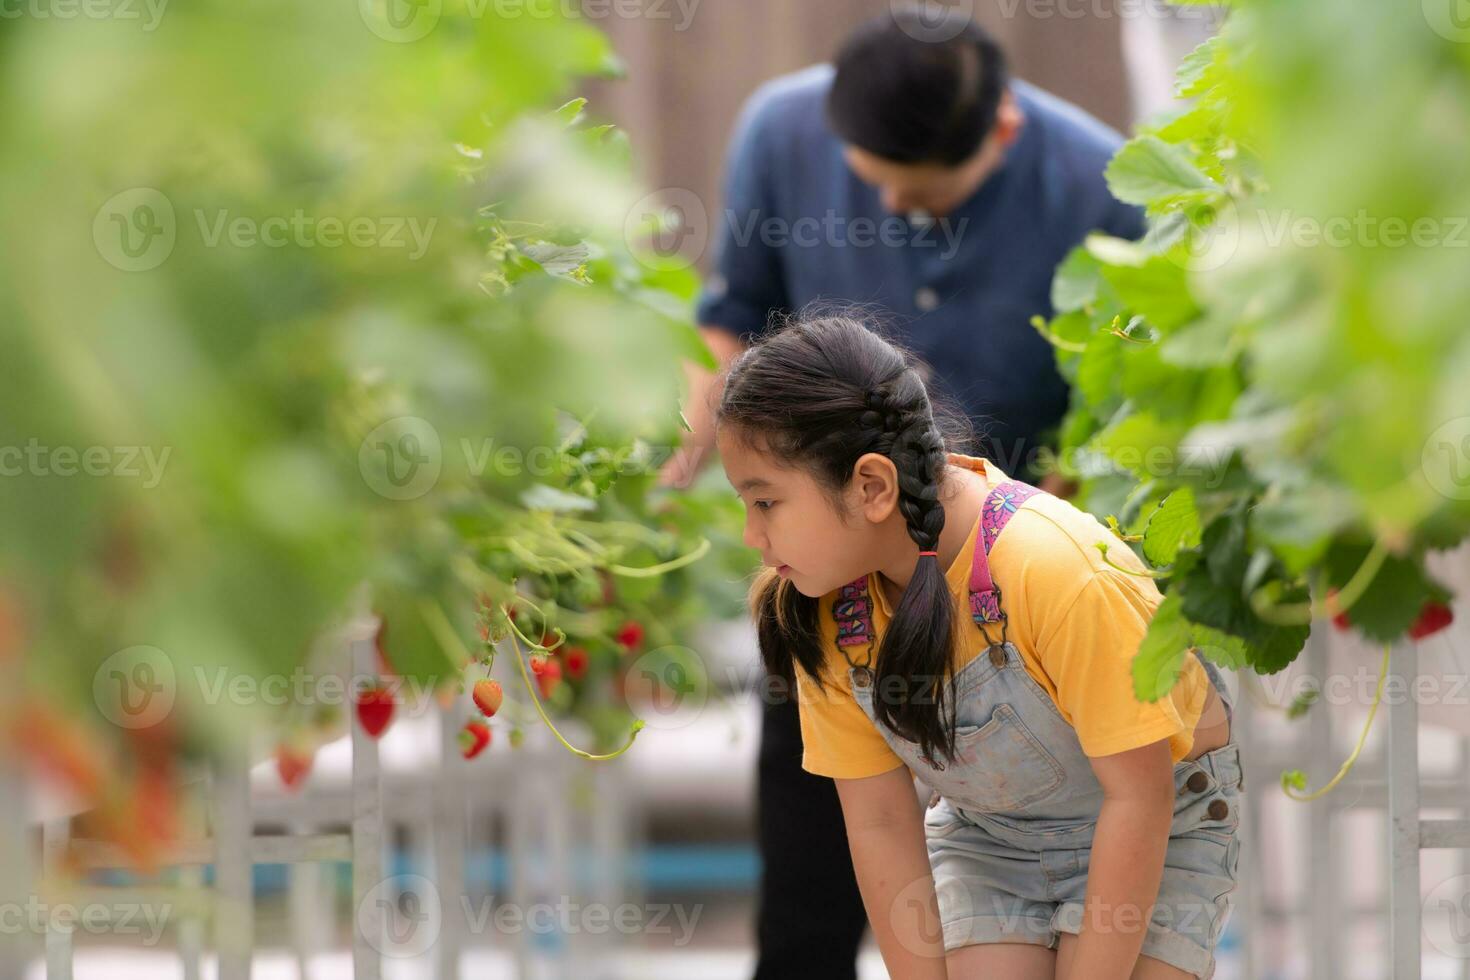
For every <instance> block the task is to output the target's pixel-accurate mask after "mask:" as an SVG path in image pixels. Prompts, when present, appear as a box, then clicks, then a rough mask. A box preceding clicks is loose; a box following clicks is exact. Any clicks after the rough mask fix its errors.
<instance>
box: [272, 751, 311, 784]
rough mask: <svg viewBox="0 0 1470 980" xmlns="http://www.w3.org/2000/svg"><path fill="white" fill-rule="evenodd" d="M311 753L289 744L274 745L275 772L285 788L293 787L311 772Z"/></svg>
mask: <svg viewBox="0 0 1470 980" xmlns="http://www.w3.org/2000/svg"><path fill="white" fill-rule="evenodd" d="M311 761H312V754H311V753H310V752H304V751H302V750H300V749H297V748H293V747H292V746H289V745H277V746H276V772H278V773H279V774H280V776H281V782H283V783H285V784H286V788H287V789H295V788H296V787H297V786H299V785H300V784H301V781H302V780H304V779H305V778H306V774H307V773H309V772H311Z"/></svg>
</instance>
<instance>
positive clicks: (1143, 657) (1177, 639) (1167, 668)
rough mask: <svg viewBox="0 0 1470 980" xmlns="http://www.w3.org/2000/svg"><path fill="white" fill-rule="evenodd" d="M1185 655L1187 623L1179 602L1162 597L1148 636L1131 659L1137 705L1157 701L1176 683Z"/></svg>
mask: <svg viewBox="0 0 1470 980" xmlns="http://www.w3.org/2000/svg"><path fill="white" fill-rule="evenodd" d="M1188 653H1189V623H1188V621H1186V620H1185V618H1184V610H1183V608H1182V606H1181V604H1180V602H1179V600H1178V599H1177V598H1175V597H1173V596H1165V597H1164V601H1163V602H1161V603H1159V607H1158V609H1156V610H1155V611H1154V615H1153V619H1152V620H1150V621H1149V624H1148V633H1147V634H1145V635H1144V638H1143V642H1141V643H1140V644H1139V645H1138V653H1137V655H1136V656H1134V658H1133V694H1134V696H1135V697H1137V698H1138V699H1139V700H1140V701H1157V700H1158V699H1159V698H1161V697H1163V696H1164V695H1166V694H1168V693H1169V691H1170V690H1171V689H1172V688H1173V687H1174V684H1175V682H1176V681H1178V680H1179V672H1180V670H1181V669H1182V668H1183V666H1184V658H1185V656H1186V655H1187V654H1188Z"/></svg>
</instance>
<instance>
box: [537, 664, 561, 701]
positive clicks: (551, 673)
mask: <svg viewBox="0 0 1470 980" xmlns="http://www.w3.org/2000/svg"><path fill="white" fill-rule="evenodd" d="M531 672H532V673H534V674H535V675H536V684H537V686H538V687H539V688H540V689H541V697H542V699H545V698H549V697H551V693H552V692H553V691H555V690H556V688H557V686H558V685H559V684H561V664H559V663H557V662H556V661H555V660H552V659H551V658H549V657H542V658H541V662H540V663H539V664H538V663H537V662H536V661H535V660H532V661H531Z"/></svg>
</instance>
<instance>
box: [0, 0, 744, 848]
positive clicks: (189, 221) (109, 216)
mask: <svg viewBox="0 0 1470 980" xmlns="http://www.w3.org/2000/svg"><path fill="white" fill-rule="evenodd" d="M376 9H377V8H376V7H375V6H374V5H373V4H362V5H346V6H335V7H334V6H330V5H328V6H321V5H310V4H308V5H301V4H292V3H286V2H284V0H261V2H259V3H254V4H251V5H249V6H248V7H241V6H240V5H238V4H227V3H224V2H223V0H203V2H201V3H198V4H193V5H191V6H190V7H189V8H188V9H187V10H183V9H180V10H177V11H170V12H169V13H168V18H169V21H168V23H167V24H166V25H165V27H164V29H162V30H159V31H158V32H157V33H149V34H140V33H138V32H129V31H126V30H118V29H117V27H118V26H119V25H117V24H114V23H104V22H100V21H93V22H88V23H82V24H78V25H74V26H78V27H79V28H80V29H79V30H77V31H74V32H72V31H68V32H65V33H63V32H60V31H58V30H56V27H57V25H56V24H55V23H54V22H49V21H46V20H43V19H33V18H22V19H20V20H18V21H16V22H14V23H12V24H9V25H7V29H6V32H5V45H6V54H7V57H6V59H5V64H6V71H7V73H9V75H10V76H11V77H9V78H8V81H10V82H11V83H12V85H13V86H14V87H15V88H16V89H17V90H21V89H24V90H26V91H33V92H37V93H44V95H43V96H41V97H38V98H36V99H34V100H27V101H26V102H25V105H24V106H22V107H20V108H19V110H18V111H16V112H13V113H7V114H5V115H4V117H3V118H0V178H3V179H0V232H3V234H4V237H5V240H7V241H14V242H24V243H25V247H24V248H23V249H19V250H17V254H16V256H15V257H14V260H13V261H8V262H7V263H5V264H4V267H3V268H0V318H3V320H4V321H5V323H6V324H7V329H6V330H4V331H0V419H3V422H0V425H3V433H0V449H3V454H4V459H5V463H6V466H7V467H9V466H10V465H11V462H12V455H13V451H19V452H20V453H21V456H20V460H21V463H20V465H21V467H22V469H21V471H20V472H19V473H18V474H12V473H11V470H10V469H9V468H7V470H6V473H5V476H4V478H3V479H0V537H3V538H4V540H5V542H6V548H5V550H4V554H3V555H0V667H3V669H5V670H6V671H7V672H8V673H7V678H10V677H12V675H13V679H14V680H15V688H16V689H17V690H23V691H24V692H25V697H24V699H23V701H24V702H25V703H26V704H27V705H28V706H29V707H28V708H27V710H28V711H31V712H35V713H38V715H39V716H40V717H43V718H45V719H54V718H66V719H68V721H67V724H66V726H65V731H66V737H65V738H64V739H55V740H48V741H47V744H46V745H44V746H42V747H41V750H40V751H38V752H36V753H35V755H34V756H33V757H34V758H35V759H37V760H39V761H38V764H39V765H40V766H41V767H42V768H44V770H45V773H46V775H47V776H48V777H52V776H54V777H57V778H60V779H61V780H63V781H65V782H68V783H69V784H70V788H71V789H72V790H73V791H76V792H79V793H81V794H83V795H84V796H85V797H86V798H88V799H93V800H100V801H103V803H102V805H103V806H111V804H110V803H109V802H107V801H126V800H129V799H134V798H137V794H135V793H132V792H131V787H132V786H133V785H134V784H137V785H140V786H143V787H144V788H145V789H146V790H147V792H146V794H144V795H145V796H146V797H147V798H148V799H155V798H163V797H164V796H165V795H166V794H161V793H158V792H155V791H154V790H153V789H152V788H151V787H153V786H154V784H155V783H156V782H157V779H158V776H157V772H158V771H161V770H154V769H151V768H149V767H148V766H146V765H145V764H144V762H143V760H142V758H141V756H140V754H139V753H138V751H137V750H136V748H135V746H134V741H133V740H131V739H127V738H123V737H121V735H120V732H121V730H122V728H123V727H125V726H124V723H125V722H128V721H130V719H128V718H126V717H124V714H123V713H120V712H119V710H117V709H118V708H119V707H120V706H127V705H132V704H133V702H134V701H138V699H139V698H140V697H141V695H142V694H145V693H146V694H148V695H149V696H150V697H151V696H153V695H158V701H157V702H156V703H157V704H159V705H160V708H159V710H160V711H161V712H163V713H164V714H165V716H166V717H167V718H168V719H170V720H171V721H172V722H174V724H173V726H172V727H171V728H170V730H169V732H168V734H167V736H166V739H167V745H168V751H169V752H170V753H172V754H173V755H175V756H178V757H183V758H192V759H204V758H208V757H210V756H213V755H216V754H218V753H222V752H226V751H232V750H234V748H235V747H236V746H239V745H242V744H247V742H246V740H245V739H244V738H242V735H243V734H244V733H245V732H247V731H253V730H255V729H258V728H260V727H262V726H267V727H273V728H275V729H276V730H277V731H278V733H279V739H278V742H279V745H280V746H281V748H280V751H279V752H278V753H277V757H276V761H277V765H278V768H279V771H280V774H281V776H282V778H283V779H284V780H285V781H286V782H287V783H288V784H292V785H299V784H300V781H301V780H302V779H304V778H305V776H306V773H307V772H308V771H309V767H310V759H311V756H312V753H313V752H314V750H315V748H316V747H317V746H318V745H320V744H321V743H322V742H324V741H326V740H328V739H330V738H333V737H337V736H338V735H339V734H340V732H341V731H342V726H344V725H346V724H348V723H350V722H351V720H352V718H353V717H354V715H356V716H357V717H358V718H359V720H360V723H361V724H363V725H364V727H365V728H369V729H370V730H371V728H377V727H378V726H380V725H386V724H387V717H386V716H387V715H388V714H389V710H390V709H391V708H392V704H391V703H390V702H384V701H382V700H381V698H380V697H379V696H377V695H374V696H373V698H372V699H371V700H370V701H367V702H364V703H362V704H358V705H354V706H353V709H352V710H351V711H347V710H343V709H342V707H341V706H332V707H331V708H330V709H329V708H328V707H327V706H323V705H318V704H306V703H296V702H294V701H293V703H290V704H287V705H286V706H284V707H281V706H279V705H276V704H272V703H271V702H270V701H269V700H267V699H265V698H261V697H243V698H242V697H235V696H232V695H230V694H229V692H230V691H231V690H232V688H231V687H230V686H229V685H228V684H225V685H224V686H222V687H220V688H218V689H216V690H217V691H222V692H225V693H223V694H220V693H212V692H211V690H210V689H205V688H204V687H203V686H201V685H200V684H198V683H196V681H195V679H196V678H198V677H200V676H210V677H212V676H213V675H214V674H215V672H219V671H223V672H224V673H225V674H226V677H225V680H226V681H229V680H232V679H235V678H237V677H244V678H246V679H255V680H261V679H269V678H275V677H289V676H290V675H291V674H292V672H293V671H294V670H296V669H297V668H299V667H301V666H302V665H304V664H307V663H309V662H310V661H309V652H310V650H311V648H312V646H313V644H315V643H317V642H318V641H320V640H321V638H322V637H323V636H327V635H332V634H333V632H334V630H336V629H337V628H339V627H340V626H341V625H342V624H343V622H344V621H347V620H350V619H353V618H355V617H357V616H359V615H360V614H361V613H362V612H363V611H365V610H366V609H371V610H372V611H373V612H375V613H376V614H378V615H379V617H380V619H381V621H382V622H383V624H385V629H384V631H383V633H382V634H381V635H380V636H379V638H378V642H379V648H380V653H381V657H380V663H379V665H378V669H379V670H380V671H382V672H383V674H384V675H385V676H387V675H388V674H390V673H391V674H392V675H393V676H394V677H395V678H397V679H398V680H401V681H403V682H418V683H422V684H425V685H427V686H429V687H430V688H431V689H433V690H436V691H438V690H441V689H445V688H448V689H449V690H450V691H451V692H452V693H453V694H455V695H456V696H457V695H458V694H459V692H460V690H461V685H462V684H463V683H464V682H465V681H466V680H468V679H471V678H478V676H479V674H483V673H484V671H485V668H486V666H487V663H486V662H487V661H488V660H490V659H491V657H490V654H489V650H490V649H491V648H493V646H494V644H495V643H504V642H505V641H506V637H507V635H508V634H509V630H508V625H509V620H508V618H507V612H508V611H514V612H516V613H517V615H518V618H520V621H521V624H522V628H524V629H525V630H527V631H528V632H527V634H526V635H527V636H528V637H529V636H532V635H534V636H536V637H538V638H539V637H541V636H542V635H544V634H547V633H550V634H551V635H552V636H566V635H575V636H576V638H577V646H578V647H579V648H581V649H583V650H585V651H586V663H585V665H583V664H582V662H581V661H580V659H579V660H578V661H577V666H576V668H575V671H576V673H577V674H580V676H576V674H574V671H573V669H571V667H572V664H571V662H570V661H566V660H564V659H563V660H559V661H558V667H557V669H558V670H560V671H561V672H562V677H561V679H560V681H559V682H558V683H555V684H550V683H548V684H547V685H545V686H544V689H543V690H538V689H536V688H535V687H534V686H533V685H532V684H530V683H526V684H525V685H524V690H525V694H524V695H517V700H519V699H521V698H525V699H532V698H534V699H535V700H536V709H537V711H540V712H544V713H545V717H546V718H547V719H548V721H549V720H550V719H552V718H553V717H567V716H575V717H577V718H578V719H579V720H580V722H581V723H583V724H585V725H586V726H587V727H588V728H590V729H591V730H592V732H593V738H594V740H595V741H596V742H597V743H598V744H600V745H608V746H611V745H613V744H616V743H618V742H620V741H621V740H622V738H624V737H625V736H626V735H627V733H628V732H629V731H630V730H632V726H633V720H632V718H631V715H630V714H629V713H628V711H627V709H626V706H625V705H622V704H620V703H618V702H617V701H616V700H615V699H614V698H613V697H612V688H613V681H612V678H613V676H614V674H615V669H614V663H615V659H616V658H615V652H616V640H615V639H614V636H615V631H616V629H617V628H618V626H619V625H620V624H622V623H624V622H626V621H628V620H629V619H630V618H634V619H638V620H639V621H641V622H644V623H650V624H651V623H654V622H657V623H659V628H658V630H657V632H655V631H654V630H653V629H652V628H651V627H650V642H653V641H657V642H660V643H669V642H671V641H672V640H673V639H674V638H675V637H676V636H677V635H678V631H680V630H682V629H685V628H686V627H687V625H688V624H689V623H690V622H692V621H693V619H694V618H695V617H696V616H699V615H702V614H704V613H706V612H707V611H709V610H710V609H711V608H714V607H719V608H722V609H723V610H725V611H730V610H732V609H738V608H739V596H738V595H733V594H731V592H732V590H731V587H730V586H729V585H726V584H724V583H723V581H722V578H723V576H721V575H720V574H718V571H717V570H714V569H712V570H710V571H708V572H707V571H704V570H702V569H701V567H700V566H701V565H703V564H713V563H707V562H704V561H703V559H704V557H705V555H706V553H707V552H709V551H710V549H711V547H712V545H714V544H723V543H724V542H726V541H728V540H732V539H733V540H738V530H736V531H734V532H732V531H731V530H730V529H731V528H737V529H738V503H736V502H735V501H734V500H733V498H732V497H730V496H729V495H728V494H726V493H714V492H710V493H695V494H691V495H689V496H688V497H687V499H684V498H681V499H670V500H667V501H665V500H662V499H660V498H659V496H658V494H656V493H655V492H654V491H653V487H654V484H655V479H654V476H653V474H654V473H655V472H656V467H657V464H658V463H659V462H660V461H661V459H660V456H661V454H663V453H664V449H663V448H662V447H670V446H672V445H673V444H674V443H675V442H676V441H677V433H678V431H679V421H680V420H679V418H678V413H677V408H676V406H677V404H678V395H679V379H680V377H681V362H682V361H683V360H684V359H687V358H693V359H694V360H696V361H702V362H704V363H709V362H710V359H709V353H708V351H706V350H705V349H704V347H703V344H702V343H701V342H700V340H699V338H698V334H697V332H696V331H695V330H694V329H693V326H692V325H691V324H690V322H689V319H688V316H689V310H688V307H689V301H690V300H691V298H692V295H693V291H694V286H695V282H694V279H693V277H692V275H691V274H689V273H688V272H685V271H680V270H669V269H666V268H658V267H655V266H654V265H651V264H647V263H644V262H642V261H640V260H639V257H638V255H637V254H635V252H634V250H633V246H632V245H630V243H629V241H628V239H627V238H626V236H625V224H626V218H627V216H628V215H629V214H631V213H633V212H634V210H635V205H636V203H637V201H638V200H639V198H640V197H641V194H642V191H641V189H640V188H638V187H637V186H636V185H635V184H634V182H633V181H632V179H631V177H630V172H629V167H628V163H629V159H628V155H629V154H628V147H627V143H626V140H625V139H624V137H623V136H622V134H620V133H619V132H617V131H616V130H613V129H611V128H609V127H606V126H600V125H594V124H592V123H591V122H590V121H589V120H588V118H587V116H586V111H585V110H586V107H585V104H584V103H583V102H582V101H581V100H578V99H572V100H571V101H567V99H568V97H569V96H571V95H572V94H573V88H574V86H575V84H576V81H577V80H578V79H579V78H582V77H585V76H588V75H595V74H613V73H616V72H617V71H619V70H620V66H619V64H618V62H617V60H616V59H615V58H614V56H613V54H612V51H611V49H610V47H609V45H608V43H607V41H606V39H605V38H604V37H603V36H602V35H601V34H600V33H598V32H597V31H596V30H595V29H594V28H593V27H591V26H590V25H589V24H588V23H587V22H585V21H584V20H582V19H580V18H571V17H567V16H559V15H556V13H555V12H550V15H549V16H547V17H522V16H511V17H499V16H496V14H495V12H494V11H490V12H488V13H487V12H481V13H484V16H476V15H475V13H474V12H471V11H468V10H464V9H461V8H454V9H446V10H444V11H442V12H436V16H437V17H439V23H437V25H436V27H435V29H434V30H433V31H432V33H431V34H429V35H428V36H426V37H423V38H419V39H413V43H402V42H404V41H405V39H403V38H400V37H397V36H396V35H395V31H396V30H397V28H395V27H394V25H393V24H391V23H388V22H386V21H383V20H382V19H381V18H380V17H378V15H377V14H375V13H374V11H375V10H376ZM323 52H330V56H329V57H328V56H324V55H323ZM22 147H25V148H26V149H24V150H23V149H22ZM482 596H485V597H488V598H489V603H488V605H487V606H486V607H485V608H487V609H491V610H502V611H501V612H494V613H492V614H491V615H490V616H489V617H488V619H481V618H480V617H481V615H482V614H481V612H480V609H481V597H482ZM522 617H523V618H522ZM477 620H478V621H477ZM482 626H483V628H484V635H483V638H482V636H481V633H480V627H482ZM492 633H493V634H494V635H493V636H492ZM135 645H146V649H147V650H148V651H154V652H149V653H145V654H129V657H130V659H128V660H127V662H126V663H125V664H123V665H122V666H121V667H119V666H117V665H116V664H114V663H113V662H112V661H111V660H110V659H109V658H111V657H113V656H115V655H116V654H117V653H118V652H119V651H122V652H126V650H125V648H133V647H135ZM552 655H555V656H558V657H560V656H563V655H561V654H555V653H553V654H552ZM523 669H524V668H523ZM516 673H517V674H519V673H521V671H517V672H516ZM502 679H503V680H506V681H509V680H511V679H515V680H516V681H517V683H518V684H519V682H520V678H519V677H514V678H512V677H506V678H502ZM518 689H519V688H518ZM542 696H546V697H549V703H548V704H542V703H541V697H542ZM506 700H507V701H511V700H512V699H511V698H509V697H507V698H506ZM165 701H166V702H167V703H166V704H165V703H164V702H165ZM139 703H142V702H141V701H140V702H139ZM522 705H523V706H526V705H524V702H523V703H522ZM402 707H405V706H403V705H400V708H402ZM0 712H4V713H5V716H4V717H0V721H3V722H4V725H3V726H0V730H3V731H5V732H6V733H7V738H8V742H7V744H8V747H9V750H10V751H12V752H16V751H23V750H24V747H25V745H26V744H27V740H29V739H34V738H35V735H34V734H27V733H28V732H30V733H34V732H35V731H37V730H38V729H37V728H36V727H35V726H31V725H24V726H23V725H20V724H18V722H17V719H18V717H19V716H18V715H17V714H16V713H15V712H13V711H12V710H11V708H10V707H8V702H6V703H4V704H0ZM507 713H509V712H507ZM523 716H524V712H522V713H520V714H518V715H517V716H516V717H515V718H512V719H506V720H507V722H508V723H510V724H511V725H512V737H511V742H512V744H513V745H514V744H517V743H518V742H519V740H520V736H519V734H518V731H519V727H518V726H519V725H520V724H521V722H522V721H523V720H524V717H523ZM45 730H49V729H45ZM379 730H380V731H381V729H379ZM113 809H114V811H115V812H116V813H120V814H123V815H124V816H125V817H126V815H127V814H130V813H136V812H142V811H147V810H150V809H152V807H151V804H150V805H149V806H145V807H136V806H131V805H129V804H125V803H123V802H119V803H118V805H117V806H116V807H114V808H113ZM131 823H132V821H131V819H130V818H128V819H123V820H121V821H113V822H110V823H108V824H107V825H108V826H111V827H127V826H130V825H131ZM137 832H138V828H136V827H134V828H133V831H131V832H129V831H119V834H120V835H122V836H127V835H128V834H129V833H132V834H133V835H134V836H136V834H137Z"/></svg>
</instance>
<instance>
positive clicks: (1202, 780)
mask: <svg viewBox="0 0 1470 980" xmlns="http://www.w3.org/2000/svg"><path fill="white" fill-rule="evenodd" d="M1209 785H1210V777H1209V776H1206V775H1205V774H1204V773H1203V772H1201V771H1200V770H1195V771H1194V772H1192V773H1190V776H1189V778H1188V779H1187V780H1185V782H1184V788H1185V789H1187V790H1189V791H1190V792H1191V793H1203V792H1204V791H1205V787H1207V786H1209Z"/></svg>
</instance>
